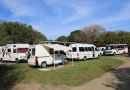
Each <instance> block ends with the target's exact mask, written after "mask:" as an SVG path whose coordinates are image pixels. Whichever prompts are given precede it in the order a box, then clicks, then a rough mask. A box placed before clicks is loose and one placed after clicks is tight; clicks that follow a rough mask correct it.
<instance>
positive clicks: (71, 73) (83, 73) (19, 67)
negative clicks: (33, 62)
mask: <svg viewBox="0 0 130 90" xmlns="http://www.w3.org/2000/svg"><path fill="white" fill-rule="evenodd" d="M118 57H120V59H121V58H122V59H123V56H115V57H114V56H106V57H100V58H99V59H92V60H88V61H77V62H74V65H73V66H72V65H71V64H68V65H65V67H63V68H60V69H58V70H52V71H39V70H37V69H36V68H31V67H29V66H28V65H26V64H16V65H8V66H7V65H1V66H0V80H1V83H3V85H6V84H7V83H8V84H10V83H11V84H13V82H14V84H15V83H18V82H24V83H29V82H38V83H40V84H42V85H68V86H76V85H81V84H83V83H86V82H88V81H90V80H92V79H94V78H96V77H99V76H101V75H102V74H103V73H105V72H107V71H110V70H112V69H114V68H116V67H117V66H119V65H120V64H122V63H123V62H122V61H121V60H119V58H118ZM1 83H0V84H1Z"/></svg>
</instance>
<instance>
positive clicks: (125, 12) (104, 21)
mask: <svg viewBox="0 0 130 90" xmlns="http://www.w3.org/2000/svg"><path fill="white" fill-rule="evenodd" d="M129 10H130V2H129V3H125V4H124V6H123V7H122V8H121V9H119V11H118V12H117V13H116V14H115V15H112V16H107V17H104V18H99V19H97V20H94V21H91V22H88V23H89V24H93V23H96V24H101V25H105V26H112V27H115V25H117V23H118V22H121V21H124V20H130V12H129ZM114 23H115V25H114Z"/></svg>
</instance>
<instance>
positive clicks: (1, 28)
mask: <svg viewBox="0 0 130 90" xmlns="http://www.w3.org/2000/svg"><path fill="white" fill-rule="evenodd" d="M43 40H46V37H45V36H44V35H43V34H41V33H40V32H37V31H35V30H34V29H33V28H32V26H30V25H26V24H21V23H18V22H2V23H0V44H1V45H4V44H7V43H30V44H32V43H38V42H40V41H43Z"/></svg>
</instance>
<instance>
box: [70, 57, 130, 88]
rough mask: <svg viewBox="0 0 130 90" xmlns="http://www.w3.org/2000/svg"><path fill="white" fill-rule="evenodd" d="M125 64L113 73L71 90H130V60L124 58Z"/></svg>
mask: <svg viewBox="0 0 130 90" xmlns="http://www.w3.org/2000/svg"><path fill="white" fill-rule="evenodd" d="M124 61H125V63H124V64H123V65H121V66H120V67H118V68H117V69H116V70H114V71H113V72H108V73H105V74H104V75H102V76H101V77H99V78H97V79H94V80H92V81H90V82H88V83H87V84H84V85H81V86H78V87H75V88H72V89H71V90H130V60H128V58H127V59H126V58H124Z"/></svg>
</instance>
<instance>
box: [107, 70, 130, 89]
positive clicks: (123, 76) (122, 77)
mask: <svg viewBox="0 0 130 90" xmlns="http://www.w3.org/2000/svg"><path fill="white" fill-rule="evenodd" d="M113 73H114V75H115V76H116V78H117V81H116V82H115V81H112V82H111V84H110V85H109V84H105V86H107V87H112V88H114V89H115V90H130V68H120V69H117V70H113Z"/></svg>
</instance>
